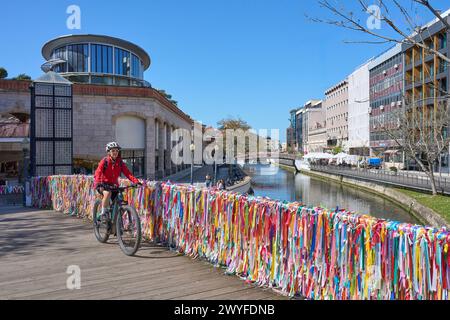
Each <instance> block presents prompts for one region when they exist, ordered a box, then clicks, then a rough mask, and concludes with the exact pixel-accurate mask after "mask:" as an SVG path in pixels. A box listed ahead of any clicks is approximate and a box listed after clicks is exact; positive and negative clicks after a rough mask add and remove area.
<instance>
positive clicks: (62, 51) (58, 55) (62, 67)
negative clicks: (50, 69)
mask: <svg viewBox="0 0 450 320" xmlns="http://www.w3.org/2000/svg"><path fill="white" fill-rule="evenodd" d="M52 59H63V60H66V61H67V58H66V47H62V48H58V49H56V50H54V51H53V54H52ZM66 70H67V63H61V64H58V65H57V66H55V69H54V71H55V72H66Z"/></svg>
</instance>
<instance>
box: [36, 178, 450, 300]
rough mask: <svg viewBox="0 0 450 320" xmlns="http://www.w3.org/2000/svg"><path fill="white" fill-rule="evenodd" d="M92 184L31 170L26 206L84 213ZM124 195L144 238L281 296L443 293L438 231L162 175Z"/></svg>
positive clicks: (448, 270) (447, 263)
mask: <svg viewBox="0 0 450 320" xmlns="http://www.w3.org/2000/svg"><path fill="white" fill-rule="evenodd" d="M121 183H123V184H127V183H129V181H128V180H122V181H121ZM93 184H94V181H93V177H92V176H80V175H78V176H53V177H36V178H33V179H32V181H31V188H30V190H31V198H32V204H33V206H34V207H37V208H48V209H53V210H56V211H60V212H63V213H66V214H70V215H72V216H78V217H80V218H87V219H89V220H92V209H93V204H94V201H95V199H96V197H97V196H98V195H97V194H96V192H95V190H94V188H93ZM125 197H126V199H127V201H128V202H129V203H130V204H131V205H133V206H134V207H135V208H136V209H137V211H138V213H139V215H140V218H141V225H142V234H143V237H144V239H148V240H153V241H157V242H160V243H162V244H163V245H166V246H168V247H172V248H176V249H177V250H178V251H179V252H180V253H183V254H185V255H189V256H191V257H195V258H198V259H204V260H206V261H208V262H210V263H211V264H213V265H215V266H222V267H224V268H226V272H227V273H228V274H236V275H238V276H239V277H241V279H243V280H246V281H248V282H252V283H255V284H257V285H259V286H263V287H269V286H270V287H271V288H274V289H277V290H278V291H279V292H282V293H284V294H286V295H289V296H294V295H299V296H302V297H305V298H308V299H327V300H341V299H342V300H351V299H352V300H391V299H404V300H416V299H417V300H432V299H436V300H441V299H442V300H447V299H449V297H450V290H449V288H450V258H448V254H447V251H448V247H449V245H450V233H449V232H448V231H447V230H446V229H436V228H428V227H422V226H413V225H411V224H406V223H399V222H395V221H388V220H384V219H377V218H375V217H371V216H367V215H355V214H352V213H350V212H347V211H345V210H340V211H334V210H333V211H328V210H327V209H324V208H319V207H316V208H308V207H305V206H303V205H302V204H301V203H298V202H293V203H288V202H284V201H275V200H271V199H267V198H260V197H251V196H246V195H241V194H236V193H233V192H226V191H218V190H211V189H206V188H196V187H193V186H180V185H175V184H171V183H162V182H150V181H143V186H142V187H141V188H139V189H129V190H128V191H127V192H126V194H125ZM73 246H74V247H76V246H77V244H76V243H73ZM394 262H395V263H394Z"/></svg>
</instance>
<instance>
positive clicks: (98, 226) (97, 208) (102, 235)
mask: <svg viewBox="0 0 450 320" xmlns="http://www.w3.org/2000/svg"><path fill="white" fill-rule="evenodd" d="M101 209H102V202H101V201H100V200H97V201H95V204H94V210H93V212H92V222H93V225H94V234H95V237H96V238H97V240H98V241H99V242H101V243H105V242H106V241H108V239H109V235H110V233H109V226H108V223H107V222H105V221H101V220H100V215H101Z"/></svg>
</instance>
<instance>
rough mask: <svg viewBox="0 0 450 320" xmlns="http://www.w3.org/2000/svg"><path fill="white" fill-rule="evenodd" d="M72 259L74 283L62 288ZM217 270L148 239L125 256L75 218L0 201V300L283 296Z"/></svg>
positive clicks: (112, 242)
mask: <svg viewBox="0 0 450 320" xmlns="http://www.w3.org/2000/svg"><path fill="white" fill-rule="evenodd" d="M71 265H77V266H79V267H80V269H81V289H79V290H69V289H67V287H66V282H67V279H68V277H69V276H70V275H69V274H67V273H66V271H67V268H68V266H71ZM223 271H224V270H223V269H220V268H214V267H213V266H212V265H210V264H209V263H207V262H204V261H199V260H193V259H191V258H189V257H186V256H183V255H179V254H177V253H175V252H172V251H169V250H167V249H166V248H164V247H159V246H155V245H152V244H149V243H144V244H143V246H142V247H141V249H140V250H139V251H138V253H137V256H136V257H127V256H125V255H124V254H123V253H122V252H121V251H120V248H119V246H118V244H117V243H116V241H115V239H113V240H110V241H109V243H107V244H101V243H99V242H97V241H96V239H95V237H94V234H93V231H92V228H91V225H90V224H89V223H87V222H85V221H83V220H81V219H78V218H73V217H69V216H66V215H63V214H61V213H57V212H54V211H36V210H32V209H24V208H22V207H0V299H193V300H196V299H237V300H246V299H255V300H256V299H286V297H283V296H281V295H277V294H276V293H275V292H274V291H272V290H271V289H261V288H258V287H255V286H254V285H251V284H247V283H245V282H244V281H242V280H240V279H239V278H238V277H236V276H227V275H225V274H224V272H223Z"/></svg>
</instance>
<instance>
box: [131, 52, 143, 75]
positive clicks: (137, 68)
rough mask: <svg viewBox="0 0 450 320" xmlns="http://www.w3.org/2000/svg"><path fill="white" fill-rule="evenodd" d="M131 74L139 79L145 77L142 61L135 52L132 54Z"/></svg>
mask: <svg viewBox="0 0 450 320" xmlns="http://www.w3.org/2000/svg"><path fill="white" fill-rule="evenodd" d="M131 76H132V77H134V78H139V79H142V78H143V68H142V63H141V61H140V60H139V58H138V57H137V56H136V55H134V54H132V55H131Z"/></svg>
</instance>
